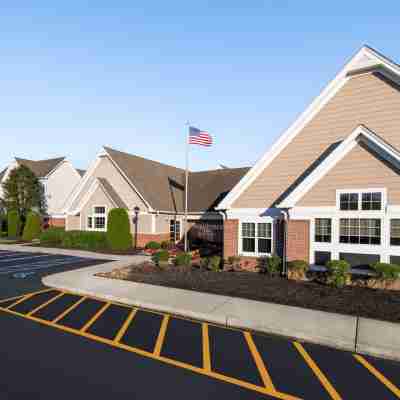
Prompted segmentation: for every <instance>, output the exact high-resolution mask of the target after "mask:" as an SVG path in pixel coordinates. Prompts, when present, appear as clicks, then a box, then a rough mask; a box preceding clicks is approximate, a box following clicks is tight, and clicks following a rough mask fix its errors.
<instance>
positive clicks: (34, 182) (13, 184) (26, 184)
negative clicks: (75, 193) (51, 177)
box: [3, 165, 47, 220]
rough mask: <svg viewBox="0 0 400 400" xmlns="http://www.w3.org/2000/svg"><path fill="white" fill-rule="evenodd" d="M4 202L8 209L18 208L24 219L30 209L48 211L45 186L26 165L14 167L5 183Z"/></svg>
mask: <svg viewBox="0 0 400 400" xmlns="http://www.w3.org/2000/svg"><path fill="white" fill-rule="evenodd" d="M3 191H4V196H3V203H4V206H5V208H6V209H7V210H16V211H17V212H18V214H19V215H20V217H21V218H22V220H25V219H26V216H27V214H28V213H29V212H30V211H35V212H37V213H39V214H42V215H43V214H45V213H46V211H47V206H46V198H45V195H44V188H43V185H42V183H41V182H40V181H39V179H38V178H37V177H36V176H35V174H34V173H33V172H32V171H31V170H30V169H29V168H28V167H26V166H24V165H21V166H19V167H17V168H14V169H13V170H12V171H11V172H10V175H9V177H8V179H7V180H6V181H5V182H4V183H3Z"/></svg>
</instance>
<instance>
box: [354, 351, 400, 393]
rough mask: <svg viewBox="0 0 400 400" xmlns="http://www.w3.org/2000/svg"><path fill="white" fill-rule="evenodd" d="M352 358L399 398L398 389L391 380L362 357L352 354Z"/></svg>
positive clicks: (399, 390)
mask: <svg viewBox="0 0 400 400" xmlns="http://www.w3.org/2000/svg"><path fill="white" fill-rule="evenodd" d="M353 355H354V358H355V359H356V360H357V361H358V362H359V363H360V364H362V365H363V366H364V367H365V368H366V369H367V370H368V371H369V372H371V374H372V375H374V376H375V378H377V379H378V380H379V381H380V382H381V383H383V384H384V385H385V386H386V387H387V388H388V389H389V390H390V391H391V392H392V393H393V394H394V395H395V396H397V397H398V398H399V399H400V389H399V388H398V387H396V386H395V385H394V384H393V383H392V382H390V381H389V379H387V378H386V377H385V376H383V375H382V374H381V373H380V372H379V371H378V370H377V369H376V368H375V367H373V366H372V365H371V364H370V363H369V362H368V361H367V360H366V359H365V358H364V357H362V356H360V355H358V354H353Z"/></svg>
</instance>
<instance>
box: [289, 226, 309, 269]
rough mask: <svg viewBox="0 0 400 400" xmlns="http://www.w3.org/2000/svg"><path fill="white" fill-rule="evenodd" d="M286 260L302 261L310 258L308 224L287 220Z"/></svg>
mask: <svg viewBox="0 0 400 400" xmlns="http://www.w3.org/2000/svg"><path fill="white" fill-rule="evenodd" d="M286 254H287V260H288V261H292V260H304V261H308V262H309V258H310V222H309V221H303V220H289V221H288V224H287V253H286Z"/></svg>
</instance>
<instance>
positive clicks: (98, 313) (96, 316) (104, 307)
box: [81, 302, 111, 332]
mask: <svg viewBox="0 0 400 400" xmlns="http://www.w3.org/2000/svg"><path fill="white" fill-rule="evenodd" d="M110 305H111V303H110V302H107V303H106V304H104V305H103V307H101V308H100V310H99V311H97V313H96V314H94V315H93V317H92V318H90V319H89V321H88V322H86V324H85V325H84V326H83V328H81V331H82V332H85V331H87V330H88V329H89V328H90V326H91V325H92V324H93V323H94V321H96V319H97V318H99V317H100V315H101V314H103V312H104V311H106V310H107V308H108V307H110Z"/></svg>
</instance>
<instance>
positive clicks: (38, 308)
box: [28, 292, 64, 315]
mask: <svg viewBox="0 0 400 400" xmlns="http://www.w3.org/2000/svg"><path fill="white" fill-rule="evenodd" d="M61 296H64V293H63V292H61V293H59V294H58V295H57V296H54V297H52V298H51V299H50V300H48V301H46V302H45V303H43V304H41V305H40V306H38V307H36V308H34V309H33V310H31V311H29V312H28V315H32V314H35V312H36V311H39V310H41V309H42V308H45V307H46V306H48V305H49V304H50V303H52V302H53V301H55V300H57V299H59V298H60V297H61Z"/></svg>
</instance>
